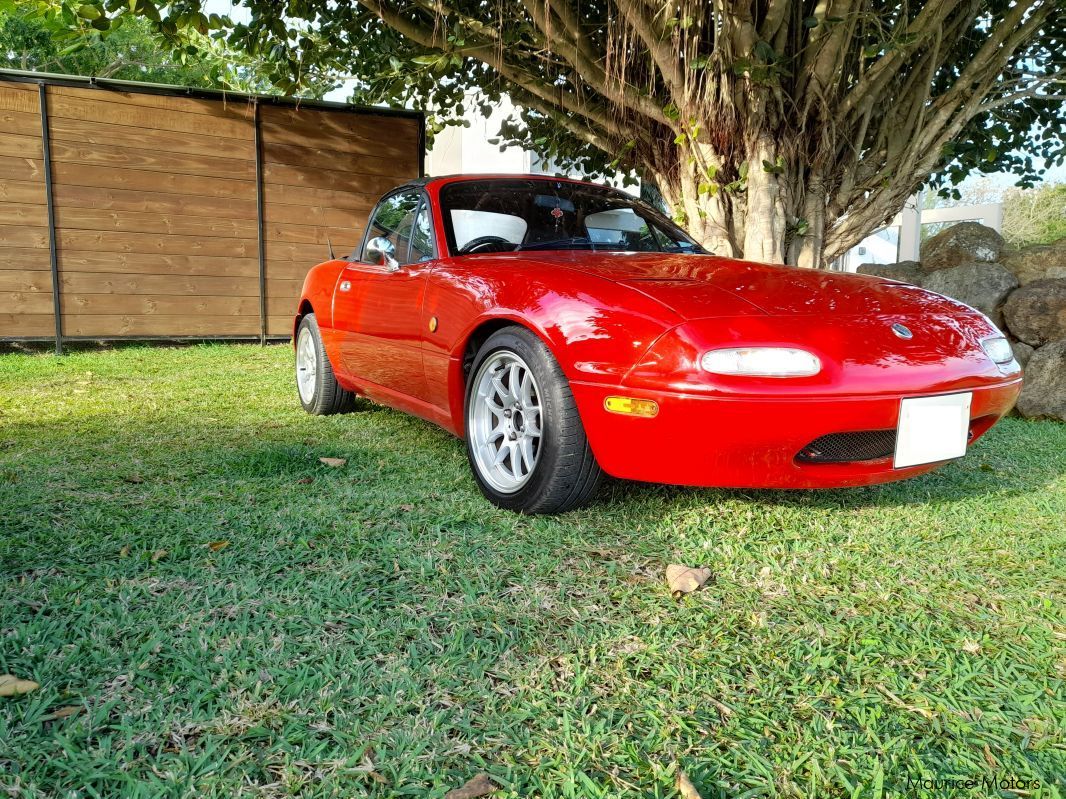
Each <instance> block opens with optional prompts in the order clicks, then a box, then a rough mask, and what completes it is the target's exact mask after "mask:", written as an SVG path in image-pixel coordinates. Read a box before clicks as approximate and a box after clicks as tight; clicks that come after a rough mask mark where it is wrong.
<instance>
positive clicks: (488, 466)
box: [466, 350, 541, 494]
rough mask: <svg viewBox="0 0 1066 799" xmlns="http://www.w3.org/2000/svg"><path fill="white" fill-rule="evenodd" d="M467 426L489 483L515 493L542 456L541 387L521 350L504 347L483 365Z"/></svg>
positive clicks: (481, 471) (472, 448)
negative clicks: (516, 351) (522, 357)
mask: <svg viewBox="0 0 1066 799" xmlns="http://www.w3.org/2000/svg"><path fill="white" fill-rule="evenodd" d="M466 427H467V435H468V436H470V448H471V451H472V452H473V453H474V461H475V463H476V464H477V469H478V472H479V473H480V475H481V477H482V479H483V480H485V482H487V483H488V484H489V485H491V486H492V487H493V488H494V489H496V490H497V491H499V492H501V493H503V494H513V493H514V492H515V491H517V490H518V489H520V488H521V487H522V486H524V485H525V484H526V483H527V482H528V481H529V478H530V476H531V475H532V474H533V469H534V468H535V467H536V465H537V458H538V457H539V456H540V445H541V410H540V388H539V387H538V386H537V381H536V379H535V378H534V377H533V372H532V370H531V369H530V368H529V365H528V364H526V362H525V361H523V360H522V359H521V358H520V357H518V355H516V354H515V353H513V352H510V351H508V350H501V351H500V352H496V353H494V354H492V355H491V356H489V357H488V358H487V359H486V360H485V363H483V364H482V365H481V368H480V369H478V372H477V375H476V376H475V377H474V393H473V394H472V395H471V397H470V408H469V410H468V411H467V420H466Z"/></svg>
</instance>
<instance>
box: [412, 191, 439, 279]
mask: <svg viewBox="0 0 1066 799" xmlns="http://www.w3.org/2000/svg"><path fill="white" fill-rule="evenodd" d="M436 255H437V250H436V248H435V247H434V246H433V219H432V217H431V216H430V213H429V203H428V202H423V203H422V205H421V206H420V207H419V209H418V216H417V217H415V225H414V228H413V229H412V231H411V263H413V264H416V263H418V262H419V261H429V260H432V259H433V258H435V257H436Z"/></svg>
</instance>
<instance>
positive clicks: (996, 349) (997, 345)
mask: <svg viewBox="0 0 1066 799" xmlns="http://www.w3.org/2000/svg"><path fill="white" fill-rule="evenodd" d="M981 349H983V350H984V351H985V355H987V356H988V357H989V358H991V359H992V360H993V361H994V362H995V363H999V364H1003V363H1010V362H1011V361H1013V360H1014V350H1013V349H1012V348H1011V346H1010V342H1009V341H1007V339H1006V338H1004V337H1003V336H993V337H992V338H986V339H984V340H983V341H982V342H981Z"/></svg>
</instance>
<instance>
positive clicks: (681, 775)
mask: <svg viewBox="0 0 1066 799" xmlns="http://www.w3.org/2000/svg"><path fill="white" fill-rule="evenodd" d="M677 792H678V793H679V794H681V799H703V797H702V796H700V792H699V791H697V790H696V786H695V785H693V784H692V780H690V779H689V778H688V775H687V774H686V773H685V772H683V771H682V770H681V769H678V770H677Z"/></svg>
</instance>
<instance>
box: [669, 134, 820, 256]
mask: <svg viewBox="0 0 1066 799" xmlns="http://www.w3.org/2000/svg"><path fill="white" fill-rule="evenodd" d="M677 152H680V154H681V160H680V162H677V161H675V162H674V163H671V164H669V166H664V165H663V164H662V163H661V162H658V163H656V164H655V165H654V166H653V171H654V172H655V173H656V174H657V175H658V176H659V183H658V185H659V190H660V192H661V193H662V195H663V199H665V200H666V202H667V204H668V205H669V206H670V208H671V209H672V210H673V212H674V216H675V218H676V219H677V220H678V222H679V223H680V224H681V226H682V227H684V228H685V230H687V231H688V232H689V233H690V234H691V235H692V236H693V237H694V238H695V239H696V240H697V241H699V242H700V244H702V245H703V246H704V247H705V248H706V249H707V250H708V251H709V252H712V253H714V254H716V255H724V256H727V257H731V258H743V259H746V260H749V261H759V262H762V263H771V264H791V265H794V266H801V267H807V268H813V269H820V268H826V267H827V266H828V264H827V263H826V261H825V259H824V258H823V248H824V244H825V232H826V228H827V219H828V214H827V210H826V202H827V201H826V193H825V188H824V183H823V181H822V180H821V179H820V178H819V177H818V176H816V175H813V174H810V173H808V174H806V175H800V174H797V173H796V172H795V170H794V169H792V168H790V166H789V165H788V163H787V161H786V160H785V158H784V157H783V156H782V154H781V152H780V150H779V149H778V148H777V147H776V146H775V144H774V142H773V140H772V139H770V138H769V137H761V138H758V139H756V140H755V141H754V142H753V143H752V144H751V146H750V147H749V148H748V149H747V151H746V153H740V154H735V155H734V159H733V160H734V163H732V164H724V159H722V158H721V157H720V156H718V155H717V154H716V153H714V152H712V151H711V150H710V148H708V147H706V146H702V145H693V146H690V147H688V148H687V149H684V150H681V149H680V148H678V149H677V150H675V153H677ZM745 156H746V157H745ZM675 157H676V156H675ZM711 175H713V177H711Z"/></svg>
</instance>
